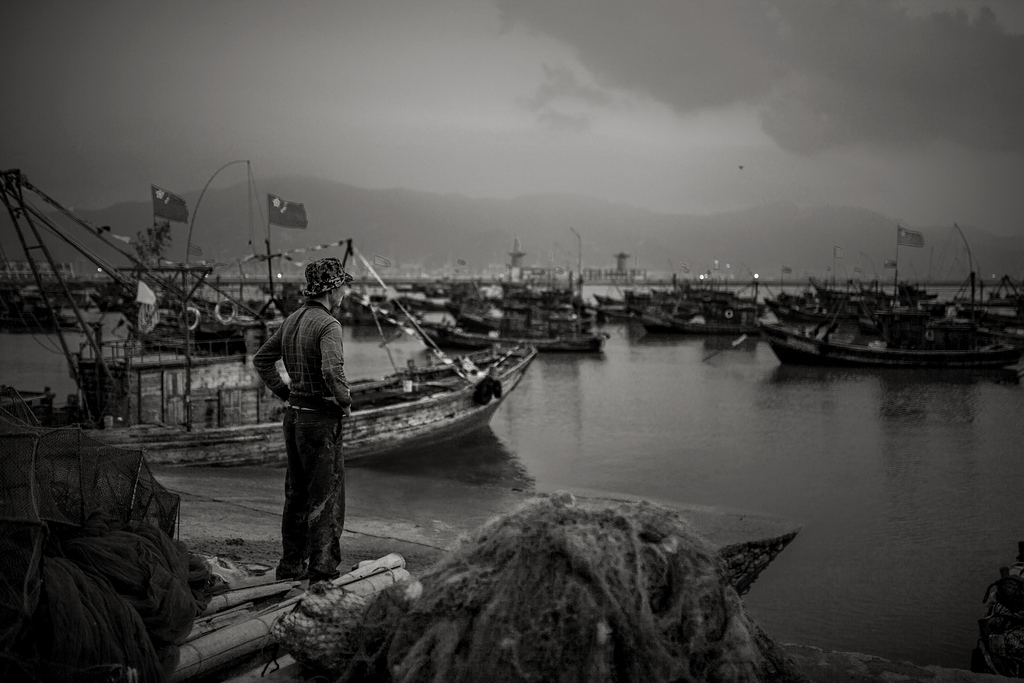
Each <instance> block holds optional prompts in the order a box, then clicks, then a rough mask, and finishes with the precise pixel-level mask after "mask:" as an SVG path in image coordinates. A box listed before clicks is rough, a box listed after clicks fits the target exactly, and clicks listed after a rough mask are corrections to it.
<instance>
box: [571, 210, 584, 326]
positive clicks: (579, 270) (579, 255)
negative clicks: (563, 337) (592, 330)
mask: <svg viewBox="0 0 1024 683" xmlns="http://www.w3.org/2000/svg"><path fill="white" fill-rule="evenodd" d="M569 230H571V231H572V234H574V235H576V286H577V287H578V288H579V303H578V304H576V305H575V306H574V308H575V309H576V333H577V334H579V332H580V318H581V317H582V316H583V238H582V237H580V234H579V233H578V232H576V228H574V227H572V226H571V225H570V226H569Z"/></svg>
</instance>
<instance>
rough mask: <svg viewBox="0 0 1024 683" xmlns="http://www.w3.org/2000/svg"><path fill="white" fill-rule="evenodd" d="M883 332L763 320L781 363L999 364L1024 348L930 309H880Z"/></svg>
mask: <svg viewBox="0 0 1024 683" xmlns="http://www.w3.org/2000/svg"><path fill="white" fill-rule="evenodd" d="M876 316H877V318H878V320H879V323H880V334H879V335H878V336H873V335H872V336H864V335H861V334H859V332H858V331H857V330H856V329H853V328H850V327H843V326H839V325H837V324H835V323H833V324H832V325H821V324H819V325H817V326H815V327H813V328H809V327H800V326H792V325H785V324H781V323H762V325H761V338H762V339H764V340H765V341H767V342H768V345H769V346H770V347H771V349H772V351H773V352H774V353H775V355H776V356H777V357H778V359H779V361H781V362H782V363H786V364H797V365H840V366H863V367H893V368H986V367H987V368H1000V367H1006V366H1010V365H1014V364H1016V363H1017V362H1019V361H1020V356H1021V353H1022V351H1024V349H1020V348H1015V347H1012V346H1009V345H1006V344H993V343H989V342H988V341H987V340H986V339H985V337H984V335H982V334H981V333H980V332H979V330H978V327H977V325H975V324H973V323H971V322H970V321H966V320H957V319H942V320H936V319H934V318H933V317H932V316H931V315H929V314H928V313H927V312H925V311H919V310H900V309H895V310H892V311H886V312H878V313H876Z"/></svg>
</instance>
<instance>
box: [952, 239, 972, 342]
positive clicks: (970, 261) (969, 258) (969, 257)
mask: <svg viewBox="0 0 1024 683" xmlns="http://www.w3.org/2000/svg"><path fill="white" fill-rule="evenodd" d="M953 227H954V228H956V231H957V232H958V233H960V239H962V240H963V241H964V247H966V248H967V267H968V268H970V270H971V322H972V323H973V322H974V257H972V256H971V245H969V244H968V243H967V237H966V236H964V231H963V230H961V229H960V226H959V225H957V224H956V223H953Z"/></svg>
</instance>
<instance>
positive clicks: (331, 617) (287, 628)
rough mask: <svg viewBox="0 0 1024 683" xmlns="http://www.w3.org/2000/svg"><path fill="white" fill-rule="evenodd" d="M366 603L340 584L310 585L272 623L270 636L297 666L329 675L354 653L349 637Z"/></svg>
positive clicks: (352, 639) (367, 600)
mask: <svg viewBox="0 0 1024 683" xmlns="http://www.w3.org/2000/svg"><path fill="white" fill-rule="evenodd" d="M368 602H369V598H368V597H367V596H364V595H357V594H356V593H354V592H352V591H349V590H347V589H346V588H345V587H344V586H340V587H333V588H327V587H320V586H319V585H314V586H313V587H311V588H310V590H309V591H307V592H306V594H305V595H304V596H303V598H302V600H301V601H300V602H299V604H298V605H297V606H296V608H295V610H294V611H292V612H289V613H288V614H286V615H285V616H284V617H282V618H281V619H279V620H278V621H276V622H274V626H273V629H272V631H273V634H274V637H275V638H276V639H277V642H279V643H280V644H281V646H282V647H284V648H285V650H287V651H288V652H289V653H291V654H292V656H293V657H294V658H295V660H296V661H297V662H299V663H300V664H301V665H303V666H305V667H306V668H307V669H309V670H311V671H316V672H317V673H319V674H324V675H328V676H329V675H331V674H332V672H336V671H341V670H343V669H344V667H345V666H346V664H347V662H348V661H349V660H350V659H351V658H352V656H353V655H355V654H356V652H358V650H359V643H358V642H357V641H356V640H354V638H353V636H354V634H355V629H356V626H357V624H358V623H359V621H360V619H361V618H362V616H363V612H364V611H365V609H366V605H367V604H368Z"/></svg>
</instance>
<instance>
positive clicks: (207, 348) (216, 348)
mask: <svg viewBox="0 0 1024 683" xmlns="http://www.w3.org/2000/svg"><path fill="white" fill-rule="evenodd" d="M234 346H237V341H235V342H233V343H232V341H231V340H228V339H212V340H206V341H194V340H193V341H191V343H190V350H191V352H192V356H193V358H210V357H224V356H230V355H238V354H237V352H236V353H232V350H233V348H234ZM100 347H101V349H102V351H103V359H104V360H105V361H107V362H108V363H115V364H125V363H131V362H132V361H145V362H146V363H157V364H159V363H162V362H171V361H180V360H181V359H182V358H184V357H185V351H184V345H183V343H179V344H174V345H167V346H160V345H159V344H155V345H154V344H145V343H142V342H140V341H139V340H138V339H116V340H107V341H104V342H103V343H102V344H100ZM78 357H79V359H80V360H81V361H85V362H95V361H96V353H95V351H94V350H93V348H92V347H91V346H89V345H88V344H82V346H81V348H80V350H79V353H78Z"/></svg>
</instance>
